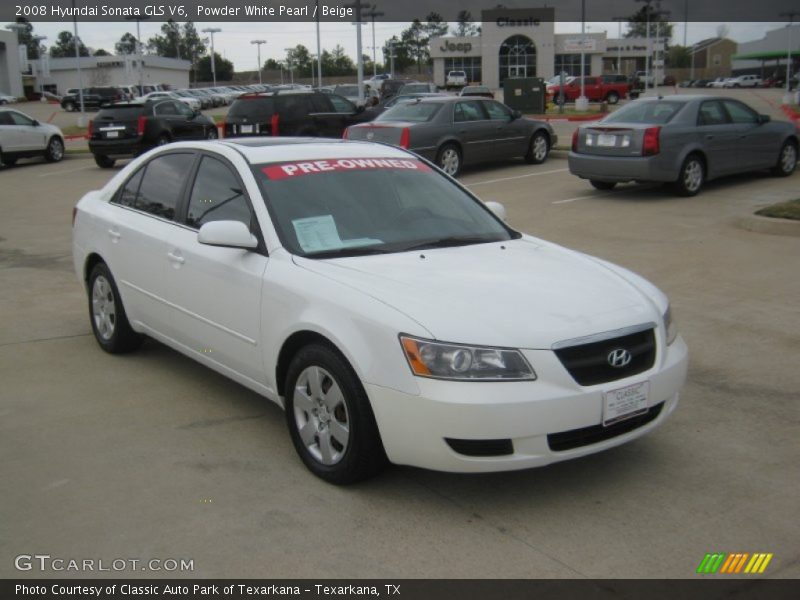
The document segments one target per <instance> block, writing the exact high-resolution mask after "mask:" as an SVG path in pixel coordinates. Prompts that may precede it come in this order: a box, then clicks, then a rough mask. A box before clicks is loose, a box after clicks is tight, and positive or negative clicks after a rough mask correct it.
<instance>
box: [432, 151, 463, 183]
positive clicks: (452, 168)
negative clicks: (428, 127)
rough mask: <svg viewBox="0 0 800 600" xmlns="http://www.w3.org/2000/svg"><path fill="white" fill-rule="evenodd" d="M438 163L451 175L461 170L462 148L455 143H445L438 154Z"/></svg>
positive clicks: (455, 174)
mask: <svg viewBox="0 0 800 600" xmlns="http://www.w3.org/2000/svg"><path fill="white" fill-rule="evenodd" d="M436 165H437V166H438V167H439V168H440V169H441V170H442V171H444V172H445V173H447V174H448V175H450V177H457V176H458V174H459V173H460V172H461V150H459V148H458V146H456V145H455V144H445V145H444V146H442V147H441V148H439V152H437V154H436Z"/></svg>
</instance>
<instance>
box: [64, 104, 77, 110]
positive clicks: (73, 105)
mask: <svg viewBox="0 0 800 600" xmlns="http://www.w3.org/2000/svg"><path fill="white" fill-rule="evenodd" d="M64 110H65V111H67V112H75V103H74V102H66V103H65V104H64Z"/></svg>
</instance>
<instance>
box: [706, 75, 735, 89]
mask: <svg viewBox="0 0 800 600" xmlns="http://www.w3.org/2000/svg"><path fill="white" fill-rule="evenodd" d="M731 79H733V77H717V78H716V79H715V80H714V81H711V82H709V83H707V84H706V87H710V88H717V89H721V88H724V87H725V84H726V83H728V82H729V81H730V80H731Z"/></svg>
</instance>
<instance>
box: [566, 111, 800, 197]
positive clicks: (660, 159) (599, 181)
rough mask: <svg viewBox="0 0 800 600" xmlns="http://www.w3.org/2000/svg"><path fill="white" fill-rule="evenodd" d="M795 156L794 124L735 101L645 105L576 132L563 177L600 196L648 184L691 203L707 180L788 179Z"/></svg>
mask: <svg viewBox="0 0 800 600" xmlns="http://www.w3.org/2000/svg"><path fill="white" fill-rule="evenodd" d="M797 152H798V132H797V129H796V127H795V126H794V125H793V124H791V123H789V122H785V121H771V120H770V118H769V116H768V115H760V114H758V113H757V112H756V111H754V110H753V109H752V108H750V107H749V106H747V105H746V104H744V103H743V102H741V101H739V100H735V99H733V98H721V97H719V96H675V97H672V98H645V99H641V100H637V101H635V102H631V103H630V104H628V105H626V106H624V107H622V108H620V109H619V110H617V111H616V112H613V113H611V114H610V115H609V116H608V117H606V118H605V119H603V120H602V121H598V122H595V123H592V124H590V125H583V126H581V127H580V128H578V129H577V130H576V131H575V133H574V134H573V137H572V151H571V152H570V154H569V170H570V172H571V173H572V174H573V175H577V176H578V177H581V178H583V179H588V180H589V182H590V183H591V184H592V185H593V186H594V187H595V188H597V189H600V190H610V189H612V188H613V187H614V186H615V185H616V184H617V183H621V182H627V181H654V182H665V183H671V184H672V186H673V188H674V189H675V191H676V192H677V193H678V194H680V195H682V196H694V195H695V194H697V192H699V191H700V188H701V187H702V186H703V184H704V183H705V182H706V181H708V180H710V179H715V178H717V177H722V176H724V175H730V174H733V173H742V172H745V171H757V170H761V169H772V171H773V173H774V174H775V175H778V176H783V177H786V176H788V175H791V174H792V172H793V171H794V169H795V167H796V166H797Z"/></svg>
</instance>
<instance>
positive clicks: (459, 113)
mask: <svg viewBox="0 0 800 600" xmlns="http://www.w3.org/2000/svg"><path fill="white" fill-rule="evenodd" d="M481 104H482V102H479V101H477V100H474V101H471V102H459V103H458V104H456V108H455V121H456V122H459V123H463V122H466V121H483V120H485V119H486V114H485V112H484V110H483V108H481Z"/></svg>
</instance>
